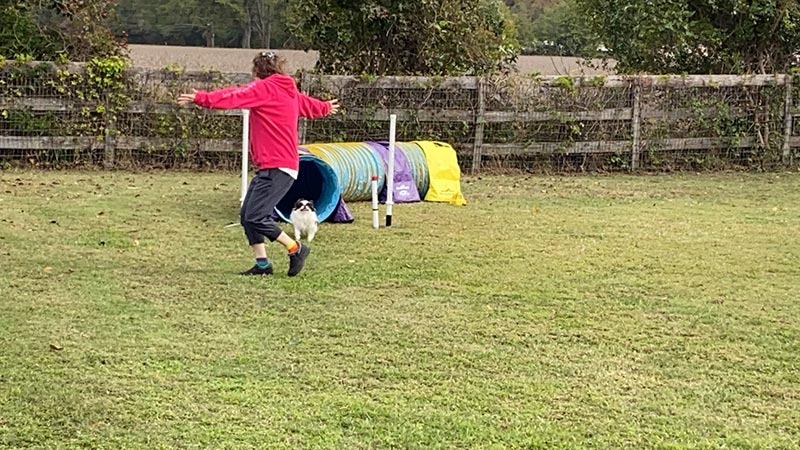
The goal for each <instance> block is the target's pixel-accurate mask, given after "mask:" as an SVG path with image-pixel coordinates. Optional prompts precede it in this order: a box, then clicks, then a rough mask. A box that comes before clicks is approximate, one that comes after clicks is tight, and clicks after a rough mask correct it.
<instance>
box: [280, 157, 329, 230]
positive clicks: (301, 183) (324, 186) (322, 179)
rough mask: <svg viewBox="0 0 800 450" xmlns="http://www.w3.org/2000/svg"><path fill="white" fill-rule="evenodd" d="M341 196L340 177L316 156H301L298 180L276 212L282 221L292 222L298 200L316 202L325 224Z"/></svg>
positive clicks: (318, 217) (319, 215) (318, 213)
mask: <svg viewBox="0 0 800 450" xmlns="http://www.w3.org/2000/svg"><path fill="white" fill-rule="evenodd" d="M341 196H342V191H341V190H340V189H339V176H338V175H337V174H336V172H335V171H334V170H333V168H332V167H331V166H330V165H329V164H328V163H326V162H325V161H323V160H321V159H320V158H317V157H316V156H313V155H300V170H299V171H298V174H297V180H295V182H294V184H293V185H292V188H291V189H289V192H287V193H286V195H285V196H284V197H283V199H281V201H280V202H279V203H278V206H276V207H275V212H276V213H277V215H278V216H279V217H280V218H281V219H282V220H284V221H286V222H290V220H289V216H290V215H291V214H292V207H294V204H295V202H296V201H297V200H298V199H300V198H304V199H306V200H313V201H314V206H315V207H316V209H317V219H318V220H319V221H320V222H323V221H325V220H326V219H328V217H330V216H331V214H333V212H334V211H335V210H336V206H337V205H338V204H339V199H340V198H341Z"/></svg>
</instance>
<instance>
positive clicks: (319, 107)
mask: <svg viewBox="0 0 800 450" xmlns="http://www.w3.org/2000/svg"><path fill="white" fill-rule="evenodd" d="M337 111H339V100H336V99H334V100H330V101H327V102H325V101H322V100H319V99H316V98H314V97H309V96H307V95H305V94H300V115H301V116H303V117H308V118H309V119H318V118H320V117H325V116H327V115H328V114H336V112H337Z"/></svg>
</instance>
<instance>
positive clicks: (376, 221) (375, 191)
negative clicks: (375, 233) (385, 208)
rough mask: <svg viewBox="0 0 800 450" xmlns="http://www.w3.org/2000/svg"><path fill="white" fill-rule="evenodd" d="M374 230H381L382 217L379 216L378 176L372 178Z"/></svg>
mask: <svg viewBox="0 0 800 450" xmlns="http://www.w3.org/2000/svg"><path fill="white" fill-rule="evenodd" d="M371 181H372V228H375V229H376V230H377V229H378V228H380V226H381V225H380V215H379V214H378V176H377V175H373V176H372V180H371Z"/></svg>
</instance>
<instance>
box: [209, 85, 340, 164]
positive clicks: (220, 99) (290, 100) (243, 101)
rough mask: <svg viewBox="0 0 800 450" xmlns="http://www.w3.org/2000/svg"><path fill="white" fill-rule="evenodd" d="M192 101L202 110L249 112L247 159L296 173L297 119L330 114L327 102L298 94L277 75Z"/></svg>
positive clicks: (297, 162)
mask: <svg viewBox="0 0 800 450" xmlns="http://www.w3.org/2000/svg"><path fill="white" fill-rule="evenodd" d="M194 102H195V103H196V104H198V105H200V106H203V107H205V108H212V109H249V110H250V160H251V161H252V162H253V164H254V165H255V166H256V167H258V168H259V169H282V168H285V169H292V170H298V169H299V166H300V159H299V156H298V154H297V145H298V142H297V122H298V120H299V117H300V116H303V117H307V118H310V119H317V118H320V117H325V116H327V115H328V114H329V113H330V111H331V105H330V103H328V102H324V101H321V100H317V99H315V98H313V97H309V96H307V95H305V94H303V93H301V92H299V91H298V90H297V86H296V85H295V82H294V79H292V77H290V76H288V75H280V74H274V75H270V76H268V77H267V78H264V79H263V80H256V81H253V82H252V83H248V84H246V85H244V86H237V87H230V88H225V89H220V90H218V91H213V92H205V91H200V92H198V93H197V95H195V98H194Z"/></svg>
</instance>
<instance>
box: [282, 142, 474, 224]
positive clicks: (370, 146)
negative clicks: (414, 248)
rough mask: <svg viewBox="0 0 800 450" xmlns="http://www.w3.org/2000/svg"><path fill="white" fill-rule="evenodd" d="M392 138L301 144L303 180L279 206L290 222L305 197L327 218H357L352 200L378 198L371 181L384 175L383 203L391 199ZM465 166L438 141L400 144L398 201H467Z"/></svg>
mask: <svg viewBox="0 0 800 450" xmlns="http://www.w3.org/2000/svg"><path fill="white" fill-rule="evenodd" d="M388 147H389V144H388V142H373V141H368V142H346V143H321V144H307V145H303V146H301V147H300V154H301V155H300V170H299V171H298V178H297V181H296V182H295V183H294V185H293V186H292V188H291V190H290V191H289V192H288V193H287V194H286V196H284V198H283V199H282V200H281V202H280V203H279V204H278V206H277V207H276V208H275V216H276V218H279V219H281V220H283V221H285V222H289V221H290V219H289V215H290V214H291V211H292V206H293V205H294V203H295V202H296V201H297V199H299V198H305V199H310V200H313V201H314V204H315V205H316V208H317V216H318V218H319V220H320V222H322V221H329V222H335V223H346V222H352V221H353V216H352V214H351V213H350V211H349V209H348V208H347V203H346V202H354V201H365V200H369V199H371V198H372V190H371V184H370V179H371V177H372V176H373V175H377V177H378V190H379V191H380V199H381V201H385V199H386V186H387V183H386V174H387V167H388V158H389V148H388ZM460 177H461V170H460V168H459V166H458V159H457V155H456V152H455V150H454V149H453V148H452V147H451V146H450V145H448V144H445V143H442V142H433V141H413V142H397V143H395V164H394V189H393V193H392V197H393V201H394V203H410V202H418V201H421V200H424V201H432V202H448V203H451V204H456V205H464V204H466V200H465V199H464V196H463V195H462V193H461V185H460Z"/></svg>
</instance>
